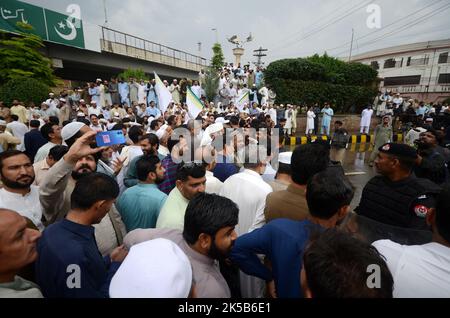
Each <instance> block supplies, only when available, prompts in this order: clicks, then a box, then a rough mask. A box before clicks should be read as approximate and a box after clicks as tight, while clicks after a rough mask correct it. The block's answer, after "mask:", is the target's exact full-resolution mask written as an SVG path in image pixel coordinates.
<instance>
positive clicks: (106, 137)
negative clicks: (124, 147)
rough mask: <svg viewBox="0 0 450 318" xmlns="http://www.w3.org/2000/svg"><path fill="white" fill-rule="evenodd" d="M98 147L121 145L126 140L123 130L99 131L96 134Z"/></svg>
mask: <svg viewBox="0 0 450 318" xmlns="http://www.w3.org/2000/svg"><path fill="white" fill-rule="evenodd" d="M95 140H96V141H97V146H98V147H109V146H112V145H120V144H124V143H125V142H126V140H125V136H124V135H123V132H122V130H112V131H104V132H99V133H98V134H97V135H96V136H95Z"/></svg>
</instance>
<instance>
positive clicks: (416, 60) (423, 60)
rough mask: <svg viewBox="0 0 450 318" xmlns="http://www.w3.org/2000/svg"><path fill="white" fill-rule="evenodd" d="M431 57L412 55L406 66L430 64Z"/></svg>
mask: <svg viewBox="0 0 450 318" xmlns="http://www.w3.org/2000/svg"><path fill="white" fill-rule="evenodd" d="M429 61H430V57H429V56H428V55H424V56H422V57H420V56H414V57H413V56H410V57H408V61H407V62H406V66H418V65H428V62H429Z"/></svg>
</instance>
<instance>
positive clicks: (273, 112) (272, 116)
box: [268, 108, 277, 125]
mask: <svg viewBox="0 0 450 318" xmlns="http://www.w3.org/2000/svg"><path fill="white" fill-rule="evenodd" d="M268 113H269V115H270V119H271V120H272V121H273V122H274V123H275V125H276V124H277V111H276V110H275V108H270V109H269V112H268Z"/></svg>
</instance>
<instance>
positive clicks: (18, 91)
mask: <svg viewBox="0 0 450 318" xmlns="http://www.w3.org/2000/svg"><path fill="white" fill-rule="evenodd" d="M49 92H50V88H49V87H48V86H47V85H46V84H44V83H42V82H41V81H38V80H36V79H34V78H26V77H24V78H17V79H12V80H10V81H8V82H7V83H6V84H4V85H3V86H1V87H0V100H2V101H4V102H5V103H6V105H11V103H12V101H13V100H15V99H17V100H19V101H21V102H24V103H26V104H28V103H30V102H33V103H34V104H36V105H40V104H41V103H42V102H43V101H45V100H46V99H47V98H48V93H49Z"/></svg>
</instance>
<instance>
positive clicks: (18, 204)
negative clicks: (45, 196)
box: [0, 185, 44, 231]
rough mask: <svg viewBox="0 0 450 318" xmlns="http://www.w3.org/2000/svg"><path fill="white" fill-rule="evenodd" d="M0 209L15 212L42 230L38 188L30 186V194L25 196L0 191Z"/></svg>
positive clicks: (4, 190)
mask: <svg viewBox="0 0 450 318" xmlns="http://www.w3.org/2000/svg"><path fill="white" fill-rule="evenodd" d="M0 208H2V209H8V210H12V211H16V212H17V213H19V214H20V215H22V216H24V217H27V218H28V219H30V220H31V222H33V223H34V225H36V227H37V228H38V229H39V231H43V230H44V225H43V224H42V220H41V219H42V207H41V202H40V201H39V187H37V186H34V185H32V186H30V192H29V193H27V194H26V195H21V194H18V193H13V192H9V191H7V190H6V189H5V188H2V189H0Z"/></svg>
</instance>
